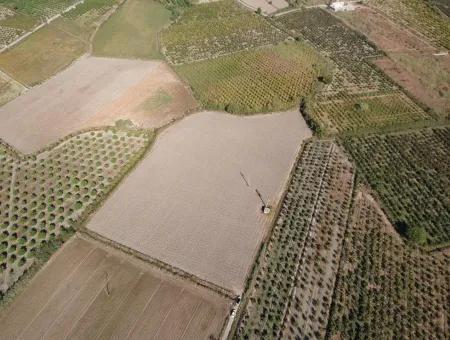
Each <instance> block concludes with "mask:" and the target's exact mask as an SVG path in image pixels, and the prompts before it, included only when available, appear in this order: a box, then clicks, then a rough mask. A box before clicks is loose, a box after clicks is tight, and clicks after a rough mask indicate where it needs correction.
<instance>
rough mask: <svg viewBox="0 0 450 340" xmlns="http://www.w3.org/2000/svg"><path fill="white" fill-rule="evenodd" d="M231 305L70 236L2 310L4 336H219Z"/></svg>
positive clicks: (203, 337) (0, 325) (44, 337)
mask: <svg viewBox="0 0 450 340" xmlns="http://www.w3.org/2000/svg"><path fill="white" fill-rule="evenodd" d="M230 304H231V302H230V301H229V300H227V299H226V298H223V297H221V296H218V295H216V294H214V293H212V292H210V291H208V290H206V289H204V288H200V287H198V286H195V285H193V284H192V283H190V282H187V281H182V280H181V279H177V278H175V277H173V276H169V275H167V274H164V273H162V272H161V271H158V270H157V269H156V268H154V267H151V266H149V265H148V264H146V263H144V262H141V261H138V260H136V259H133V258H131V257H129V256H125V255H123V254H122V253H120V252H118V251H116V250H113V249H111V248H107V247H105V246H103V245H100V244H99V243H97V242H94V241H90V240H87V239H83V238H81V237H78V236H75V237H73V238H72V240H70V241H69V242H67V243H66V245H65V246H64V247H63V248H62V249H61V250H60V251H58V252H57V253H56V254H55V255H54V256H53V257H52V258H51V259H50V261H49V262H48V263H47V264H46V266H45V267H43V268H42V269H41V270H40V272H39V273H38V274H37V275H36V276H35V277H34V279H33V280H32V281H31V283H30V284H29V286H28V287H26V288H25V290H24V291H23V292H22V293H21V294H20V295H19V296H17V297H16V299H15V300H14V302H13V303H11V304H10V305H9V306H7V307H6V308H5V309H3V310H1V311H0V328H1V330H2V332H1V336H0V337H1V338H2V339H19V338H21V339H27V340H32V339H63V338H65V337H67V338H70V339H125V338H126V339H136V340H138V339H149V338H153V337H154V338H156V339H175V338H176V339H205V340H206V339H209V338H210V337H214V338H218V336H219V334H220V332H221V329H222V326H223V323H224V321H225V319H226V317H227V314H228V310H229V308H230Z"/></svg>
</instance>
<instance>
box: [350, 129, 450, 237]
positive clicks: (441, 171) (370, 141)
mask: <svg viewBox="0 0 450 340" xmlns="http://www.w3.org/2000/svg"><path fill="white" fill-rule="evenodd" d="M449 140H450V129H449V128H442V129H432V130H421V131H418V132H411V133H401V134H391V135H384V136H368V137H361V138H349V139H346V140H344V142H343V143H344V146H345V148H346V149H347V151H348V152H349V153H350V154H351V156H352V157H353V159H354V160H355V162H356V164H357V166H358V168H359V169H360V171H361V173H362V174H363V175H364V177H365V178H366V180H367V182H368V183H369V184H370V186H371V187H372V189H373V190H374V191H375V192H376V193H377V195H378V196H379V198H380V200H381V203H382V207H383V209H385V211H386V212H387V214H388V216H389V218H390V220H391V221H393V223H394V225H395V227H396V228H397V230H398V231H399V232H400V233H402V234H403V235H404V236H407V237H409V238H411V241H412V242H418V243H421V244H425V245H429V246H437V245H440V244H446V243H448V242H449V241H450V230H449V227H450V202H449V200H448V197H449V194H450V193H449V188H450V173H449V171H448V167H447V166H446V165H448V164H449V154H448V148H449Z"/></svg>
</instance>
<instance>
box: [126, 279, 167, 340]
mask: <svg viewBox="0 0 450 340" xmlns="http://www.w3.org/2000/svg"><path fill="white" fill-rule="evenodd" d="M162 284H163V280H159V284H158V287H156V289H155V291H154V292H153V293H152V294H151V295H150V296H149V298H148V300H147V302H146V303H145V305H144V308H142V310H141V312H140V313H139V316H138V317H137V318H136V320H134V322H133V324H132V325H131V327H130V330H129V331H128V333H127V336H126V337H125V338H126V339H129V338H130V335H131V334H132V333H133V331H134V330H135V328H136V325H137V323H138V322H139V320H141V317H142V315H144V312H145V311H146V310H147V308H148V305H149V304H150V302H151V301H152V300H153V297H154V296H155V294H156V292H158V291H159V289H160V288H161V286H162Z"/></svg>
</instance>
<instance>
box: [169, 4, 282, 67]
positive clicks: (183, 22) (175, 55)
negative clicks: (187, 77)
mask: <svg viewBox="0 0 450 340" xmlns="http://www.w3.org/2000/svg"><path fill="white" fill-rule="evenodd" d="M286 38H287V35H286V34H285V33H283V32H282V31H280V30H279V29H277V28H275V27H274V26H272V25H271V24H270V23H269V22H268V21H267V20H265V19H264V18H263V17H261V16H259V15H256V14H254V13H250V12H249V11H246V10H244V9H242V8H241V7H239V6H238V5H237V4H236V3H235V2H234V1H230V0H225V1H218V2H212V3H207V4H201V5H197V6H193V7H190V8H188V9H186V10H185V11H184V12H183V14H182V15H181V17H180V18H179V19H178V20H177V21H176V22H175V23H173V24H172V25H170V26H169V27H168V28H167V29H166V30H164V31H163V32H162V34H161V43H162V48H163V51H164V54H165V55H166V57H167V58H168V60H169V61H170V62H171V63H173V64H182V63H186V62H192V61H196V60H204V59H210V58H215V57H218V56H222V55H227V54H230V53H234V52H238V51H242V50H248V49H251V48H256V47H261V46H267V45H272V44H276V43H279V42H281V41H283V40H285V39H286Z"/></svg>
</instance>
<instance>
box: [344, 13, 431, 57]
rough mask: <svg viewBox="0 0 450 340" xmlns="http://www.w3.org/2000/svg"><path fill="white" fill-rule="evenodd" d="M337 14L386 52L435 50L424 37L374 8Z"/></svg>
mask: <svg viewBox="0 0 450 340" xmlns="http://www.w3.org/2000/svg"><path fill="white" fill-rule="evenodd" d="M337 15H338V16H339V17H340V18H341V19H343V20H344V21H345V22H346V23H348V24H349V25H350V26H352V27H353V28H355V29H356V30H357V31H360V32H361V33H362V34H364V35H365V36H366V37H368V38H369V40H371V41H372V42H373V43H375V44H376V45H377V46H378V47H379V48H380V49H382V50H383V51H385V52H401V51H402V52H404V51H411V50H412V51H414V50H419V51H426V50H428V51H434V50H435V49H434V48H433V47H432V45H431V44H430V43H428V42H427V41H425V40H424V39H422V38H419V37H417V36H416V35H414V34H412V33H411V32H409V31H407V30H405V29H404V28H403V27H401V26H398V25H397V24H395V23H394V22H392V21H391V20H390V19H388V18H386V17H385V16H384V15H382V14H380V13H379V12H377V11H375V10H373V9H370V8H367V7H358V8H357V9H356V10H354V11H349V12H338V13H337Z"/></svg>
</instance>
